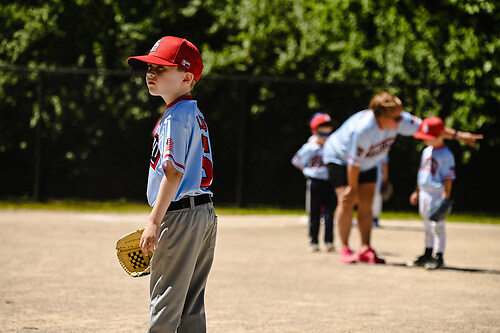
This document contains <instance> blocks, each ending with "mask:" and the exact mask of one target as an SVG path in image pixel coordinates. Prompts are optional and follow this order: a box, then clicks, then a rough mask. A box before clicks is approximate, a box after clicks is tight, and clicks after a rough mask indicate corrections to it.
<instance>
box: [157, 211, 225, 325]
mask: <svg viewBox="0 0 500 333" xmlns="http://www.w3.org/2000/svg"><path fill="white" fill-rule="evenodd" d="M216 234H217V216H216V215H215V210H214V207H213V204H212V203H207V204H202V205H199V206H194V207H193V206H192V207H191V208H186V209H181V210H176V211H169V212H167V213H166V214H165V217H164V219H163V221H162V224H161V231H160V237H159V240H158V249H156V251H155V253H154V256H153V260H152V264H151V280H150V296H151V303H150V321H149V329H148V332H149V333H158V332H161V333H167V332H171V333H175V332H178V333H187V332H189V333H204V332H206V319H205V286H206V283H207V278H208V273H209V272H210V268H211V267H212V262H213V258H214V250H215V239H216Z"/></svg>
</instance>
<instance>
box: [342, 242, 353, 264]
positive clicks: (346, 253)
mask: <svg viewBox="0 0 500 333" xmlns="http://www.w3.org/2000/svg"><path fill="white" fill-rule="evenodd" d="M339 259H340V262H341V263H343V264H354V263H355V262H356V261H357V260H356V257H355V256H353V253H352V250H351V249H350V248H349V247H348V246H344V248H343V249H342V250H341V251H340V254H339Z"/></svg>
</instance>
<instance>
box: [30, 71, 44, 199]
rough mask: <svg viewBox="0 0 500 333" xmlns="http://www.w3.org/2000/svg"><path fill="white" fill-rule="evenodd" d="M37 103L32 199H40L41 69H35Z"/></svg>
mask: <svg viewBox="0 0 500 333" xmlns="http://www.w3.org/2000/svg"><path fill="white" fill-rule="evenodd" d="M37 79H38V80H37V87H36V94H37V103H38V110H37V112H38V115H37V117H38V119H37V120H36V125H35V154H34V159H35V160H34V169H33V198H32V199H33V201H39V199H40V168H41V159H42V143H41V141H42V125H41V122H42V110H43V70H38V71H37Z"/></svg>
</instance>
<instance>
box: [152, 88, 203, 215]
mask: <svg viewBox="0 0 500 333" xmlns="http://www.w3.org/2000/svg"><path fill="white" fill-rule="evenodd" d="M167 161H171V162H172V164H173V166H174V167H175V168H176V169H177V170H179V171H180V172H182V174H183V175H182V178H181V182H180V184H179V188H178V189H177V192H176V193H175V196H174V198H173V201H177V200H179V199H181V198H183V197H185V196H195V195H200V194H205V193H208V194H212V192H211V191H210V190H209V189H208V186H210V184H211V183H212V179H213V167H212V165H213V160H212V148H211V146H210V137H209V134H208V126H207V123H206V121H205V118H204V117H203V114H202V113H201V112H200V110H199V109H198V106H197V102H196V101H195V100H192V97H191V96H183V97H181V98H179V99H177V100H175V101H174V102H172V103H170V104H169V105H167V109H166V110H165V114H164V115H163V117H162V119H161V120H160V121H159V123H158V127H157V129H156V133H155V135H154V141H153V149H152V154H151V160H150V166H149V178H148V189H147V197H148V202H149V205H150V206H151V207H153V206H154V204H155V202H156V198H157V197H158V190H159V188H160V183H161V181H162V179H163V177H164V175H165V168H166V166H167Z"/></svg>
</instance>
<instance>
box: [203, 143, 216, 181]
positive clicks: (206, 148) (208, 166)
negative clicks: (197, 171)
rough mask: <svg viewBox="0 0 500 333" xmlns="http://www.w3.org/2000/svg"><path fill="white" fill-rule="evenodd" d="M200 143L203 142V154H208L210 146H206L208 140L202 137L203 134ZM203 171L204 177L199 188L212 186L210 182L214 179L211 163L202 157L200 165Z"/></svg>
mask: <svg viewBox="0 0 500 333" xmlns="http://www.w3.org/2000/svg"><path fill="white" fill-rule="evenodd" d="M201 141H202V142H203V152H204V153H210V146H209V145H208V138H207V137H206V136H204V135H203V134H202V135H201ZM202 167H203V170H205V177H203V176H202V177H201V184H200V186H201V187H209V186H210V184H212V180H213V179H214V170H213V166H212V162H211V161H210V160H209V159H208V158H206V157H205V156H203V164H202Z"/></svg>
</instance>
